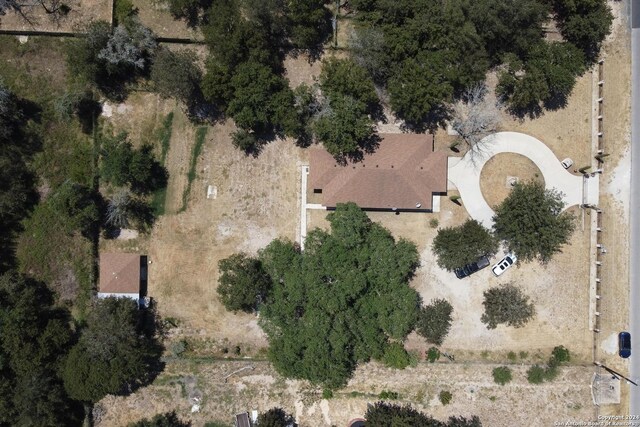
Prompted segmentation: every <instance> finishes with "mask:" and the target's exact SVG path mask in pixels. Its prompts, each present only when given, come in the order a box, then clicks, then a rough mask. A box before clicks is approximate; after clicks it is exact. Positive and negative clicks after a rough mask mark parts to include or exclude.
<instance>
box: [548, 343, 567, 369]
mask: <svg viewBox="0 0 640 427" xmlns="http://www.w3.org/2000/svg"><path fill="white" fill-rule="evenodd" d="M551 357H552V358H553V359H554V360H555V361H556V362H557V363H558V364H560V363H562V362H568V361H570V360H571V354H569V350H567V349H566V348H565V347H564V346H562V345H559V346H557V347H555V348H554V349H553V352H552V353H551Z"/></svg>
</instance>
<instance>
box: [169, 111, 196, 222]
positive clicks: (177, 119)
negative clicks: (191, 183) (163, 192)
mask: <svg viewBox="0 0 640 427" xmlns="http://www.w3.org/2000/svg"><path fill="white" fill-rule="evenodd" d="M174 114H175V115H174V118H173V127H172V130H171V145H170V146H169V152H168V153H167V159H166V162H165V167H166V168H167V170H169V171H170V174H169V183H168V184H167V198H166V200H165V212H166V214H168V215H171V214H176V213H177V212H178V211H179V210H180V208H181V207H182V196H183V194H184V190H185V188H186V187H187V173H188V172H189V171H188V169H189V164H190V161H191V154H192V151H193V145H194V144H195V128H194V126H193V125H192V124H191V123H190V122H189V119H188V118H187V117H186V116H185V114H184V113H183V112H182V110H181V109H176V110H175V112H174Z"/></svg>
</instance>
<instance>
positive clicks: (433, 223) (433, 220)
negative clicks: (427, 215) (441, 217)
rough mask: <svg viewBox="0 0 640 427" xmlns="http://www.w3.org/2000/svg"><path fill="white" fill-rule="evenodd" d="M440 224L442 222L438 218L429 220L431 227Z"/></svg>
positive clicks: (436, 226)
mask: <svg viewBox="0 0 640 427" xmlns="http://www.w3.org/2000/svg"><path fill="white" fill-rule="evenodd" d="M439 224H440V222H439V221H438V218H431V219H430V220H429V227H431V228H438V225H439Z"/></svg>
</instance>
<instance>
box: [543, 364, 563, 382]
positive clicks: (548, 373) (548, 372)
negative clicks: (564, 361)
mask: <svg viewBox="0 0 640 427" xmlns="http://www.w3.org/2000/svg"><path fill="white" fill-rule="evenodd" d="M559 373H560V371H559V370H558V366H557V365H556V364H555V363H553V364H550V365H549V366H547V368H546V369H545V370H544V379H545V381H553V380H554V379H556V377H557V376H558V374H559Z"/></svg>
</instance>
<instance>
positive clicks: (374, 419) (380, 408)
mask: <svg viewBox="0 0 640 427" xmlns="http://www.w3.org/2000/svg"><path fill="white" fill-rule="evenodd" d="M365 419H366V421H365V423H364V424H365V426H367V427H369V426H371V427H395V426H411V427H414V426H415V427H482V424H481V423H480V419H479V418H478V417H476V416H472V417H470V418H465V417H450V418H449V420H448V421H438V420H436V419H433V418H431V417H430V416H429V415H426V414H423V413H422V412H419V411H417V410H416V409H414V408H412V407H411V405H405V406H401V405H395V404H391V403H386V402H376V403H375V404H373V405H369V407H368V409H367V413H366V414H365Z"/></svg>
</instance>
